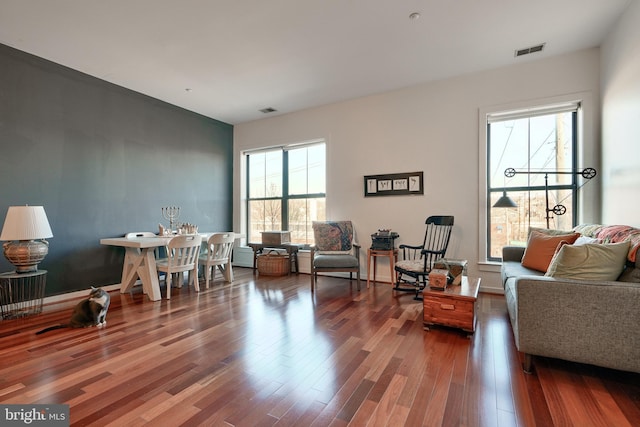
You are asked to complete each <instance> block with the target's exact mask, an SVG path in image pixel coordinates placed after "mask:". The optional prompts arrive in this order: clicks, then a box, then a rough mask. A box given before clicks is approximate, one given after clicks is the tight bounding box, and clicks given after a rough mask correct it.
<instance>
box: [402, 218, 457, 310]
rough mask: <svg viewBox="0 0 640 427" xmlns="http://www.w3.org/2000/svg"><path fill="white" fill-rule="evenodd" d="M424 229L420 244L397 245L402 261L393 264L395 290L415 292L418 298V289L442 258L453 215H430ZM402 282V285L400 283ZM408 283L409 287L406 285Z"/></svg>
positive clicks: (445, 249)
mask: <svg viewBox="0 0 640 427" xmlns="http://www.w3.org/2000/svg"><path fill="white" fill-rule="evenodd" d="M425 224H426V226H427V227H426V230H425V233H424V239H423V241H422V244H421V245H405V244H402V245H400V246H399V248H400V250H401V251H402V258H403V259H402V261H398V262H397V263H396V266H395V270H396V284H395V286H394V289H395V290H397V291H407V292H415V293H416V299H420V298H419V296H420V291H422V289H424V288H425V286H426V285H427V281H428V280H427V279H428V277H429V272H430V271H431V269H432V268H433V264H434V263H435V262H436V261H437V260H438V259H440V258H444V255H445V253H446V252H447V247H448V246H449V239H450V238H451V230H452V229H453V216H443V215H437V216H430V217H429V218H427V220H426V221H425ZM402 283H404V284H405V286H404V287H403V286H402V285H401V284H402ZM406 285H408V286H409V287H406Z"/></svg>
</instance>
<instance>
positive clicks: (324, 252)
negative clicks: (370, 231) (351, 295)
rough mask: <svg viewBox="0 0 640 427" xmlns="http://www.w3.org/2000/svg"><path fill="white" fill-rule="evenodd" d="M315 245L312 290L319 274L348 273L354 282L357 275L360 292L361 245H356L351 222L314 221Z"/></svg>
mask: <svg viewBox="0 0 640 427" xmlns="http://www.w3.org/2000/svg"><path fill="white" fill-rule="evenodd" d="M312 227H313V235H314V239H315V245H314V246H312V247H311V290H312V291H313V290H314V288H315V285H316V283H317V280H318V275H317V273H334V272H348V273H349V279H350V280H353V273H356V280H357V287H358V290H360V245H358V244H357V243H355V241H354V240H355V239H354V235H355V234H354V229H353V224H352V222H351V221H314V222H313V224H312Z"/></svg>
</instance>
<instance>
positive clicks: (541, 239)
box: [522, 230, 580, 273]
mask: <svg viewBox="0 0 640 427" xmlns="http://www.w3.org/2000/svg"><path fill="white" fill-rule="evenodd" d="M578 237H580V234H578V233H572V234H559V235H547V234H544V233H541V232H539V231H535V230H534V231H532V232H531V234H530V235H529V241H528V242H527V249H526V250H525V251H524V256H523V257H522V265H523V266H525V267H527V268H531V269H533V270H538V271H541V272H543V273H544V272H546V271H547V268H548V267H549V264H550V263H551V259H552V258H553V255H554V254H555V252H556V248H557V247H558V245H559V244H560V243H561V242H563V241H564V242H567V243H569V244H572V243H573V242H575V241H576V239H577V238H578Z"/></svg>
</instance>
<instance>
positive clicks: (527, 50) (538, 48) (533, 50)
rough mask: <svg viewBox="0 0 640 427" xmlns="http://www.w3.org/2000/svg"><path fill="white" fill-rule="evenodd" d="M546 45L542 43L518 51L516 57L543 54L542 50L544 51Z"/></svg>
mask: <svg viewBox="0 0 640 427" xmlns="http://www.w3.org/2000/svg"><path fill="white" fill-rule="evenodd" d="M545 44H546V43H542V44H539V45H536V46H531V47H527V48H524V49H518V50H516V57H518V56H522V55H528V54H530V53H536V52H542V49H544V45H545Z"/></svg>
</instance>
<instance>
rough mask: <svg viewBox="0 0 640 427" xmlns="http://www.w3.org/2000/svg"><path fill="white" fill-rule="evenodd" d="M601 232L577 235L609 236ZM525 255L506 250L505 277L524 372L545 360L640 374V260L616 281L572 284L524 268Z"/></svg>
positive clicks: (521, 250)
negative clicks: (535, 360) (539, 358)
mask: <svg viewBox="0 0 640 427" xmlns="http://www.w3.org/2000/svg"><path fill="white" fill-rule="evenodd" d="M598 227H599V228H598ZM598 227H593V226H590V228H584V227H583V228H580V227H576V228H575V229H574V230H575V231H578V232H583V235H591V236H593V237H598V235H599V234H601V235H602V236H604V235H605V234H604V233H603V230H605V229H606V226H598ZM585 231H586V232H585ZM636 238H637V236H636ZM602 241H604V242H609V241H610V240H607V239H606V238H605V239H603V240H602ZM634 244H635V243H634ZM524 250H525V248H524V247H515V246H507V247H504V248H503V263H502V270H501V275H502V283H503V286H504V293H505V300H506V303H507V309H508V312H509V317H510V319H511V326H512V329H513V334H514V337H515V344H516V347H517V348H518V351H521V352H523V353H524V355H525V357H524V366H523V367H524V370H525V372H531V369H532V360H533V356H544V357H553V358H558V359H564V360H569V361H573V362H579V363H587V364H592V365H597V366H602V367H606V368H613V369H619V370H623V371H631V372H638V373H640V283H634V281H640V257H638V259H636V260H635V264H634V263H631V262H627V266H626V268H625V271H624V272H623V273H622V275H621V276H620V278H619V279H618V280H617V281H611V282H607V281H587V280H575V279H573V280H568V279H562V278H557V277H546V276H545V275H544V273H542V272H539V271H535V270H530V269H528V268H525V267H523V266H522V264H521V260H522V257H523V254H524ZM636 251H637V247H636ZM633 256H634V259H635V252H634V255H633ZM623 280H624V281H623Z"/></svg>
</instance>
